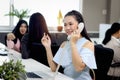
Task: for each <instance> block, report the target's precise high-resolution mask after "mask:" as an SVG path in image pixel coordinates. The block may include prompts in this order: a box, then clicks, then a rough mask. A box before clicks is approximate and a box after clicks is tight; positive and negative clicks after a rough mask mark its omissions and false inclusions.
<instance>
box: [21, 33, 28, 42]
mask: <svg viewBox="0 0 120 80" xmlns="http://www.w3.org/2000/svg"><path fill="white" fill-rule="evenodd" d="M28 38H29V34H28V33H26V34H25V35H24V36H23V37H22V39H21V41H25V40H28Z"/></svg>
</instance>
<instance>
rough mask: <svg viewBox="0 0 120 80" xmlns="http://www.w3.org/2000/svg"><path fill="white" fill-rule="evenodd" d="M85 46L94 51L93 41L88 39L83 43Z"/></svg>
mask: <svg viewBox="0 0 120 80" xmlns="http://www.w3.org/2000/svg"><path fill="white" fill-rule="evenodd" d="M83 47H84V48H88V49H90V50H92V51H94V43H93V42H90V41H86V42H85V44H84V45H83Z"/></svg>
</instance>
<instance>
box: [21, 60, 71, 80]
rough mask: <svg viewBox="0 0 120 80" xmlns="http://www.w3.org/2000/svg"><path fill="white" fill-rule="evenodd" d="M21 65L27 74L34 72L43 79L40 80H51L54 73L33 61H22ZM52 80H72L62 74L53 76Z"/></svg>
mask: <svg viewBox="0 0 120 80" xmlns="http://www.w3.org/2000/svg"><path fill="white" fill-rule="evenodd" d="M22 64H23V65H25V70H26V71H27V72H35V73H36V74H39V75H40V76H41V77H43V79H41V80H48V79H49V80H50V78H51V80H53V78H54V76H55V73H54V72H52V71H51V70H50V68H49V67H47V66H45V65H43V64H41V63H39V62H37V61H36V60H34V59H22ZM54 80H73V79H72V78H70V77H67V76H65V75H64V74H61V73H58V74H57V75H56V76H55V79H54Z"/></svg>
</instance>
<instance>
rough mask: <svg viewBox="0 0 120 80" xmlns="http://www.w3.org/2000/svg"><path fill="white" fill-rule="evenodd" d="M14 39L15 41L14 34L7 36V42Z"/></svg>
mask: <svg viewBox="0 0 120 80" xmlns="http://www.w3.org/2000/svg"><path fill="white" fill-rule="evenodd" d="M14 39H15V35H14V34H13V33H8V34H7V40H14Z"/></svg>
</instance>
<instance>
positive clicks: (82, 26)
mask: <svg viewBox="0 0 120 80" xmlns="http://www.w3.org/2000/svg"><path fill="white" fill-rule="evenodd" d="M83 28H84V23H83V22H81V23H79V24H78V29H80V33H81V32H82V30H83ZM70 38H71V35H68V37H67V39H68V40H70Z"/></svg>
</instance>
